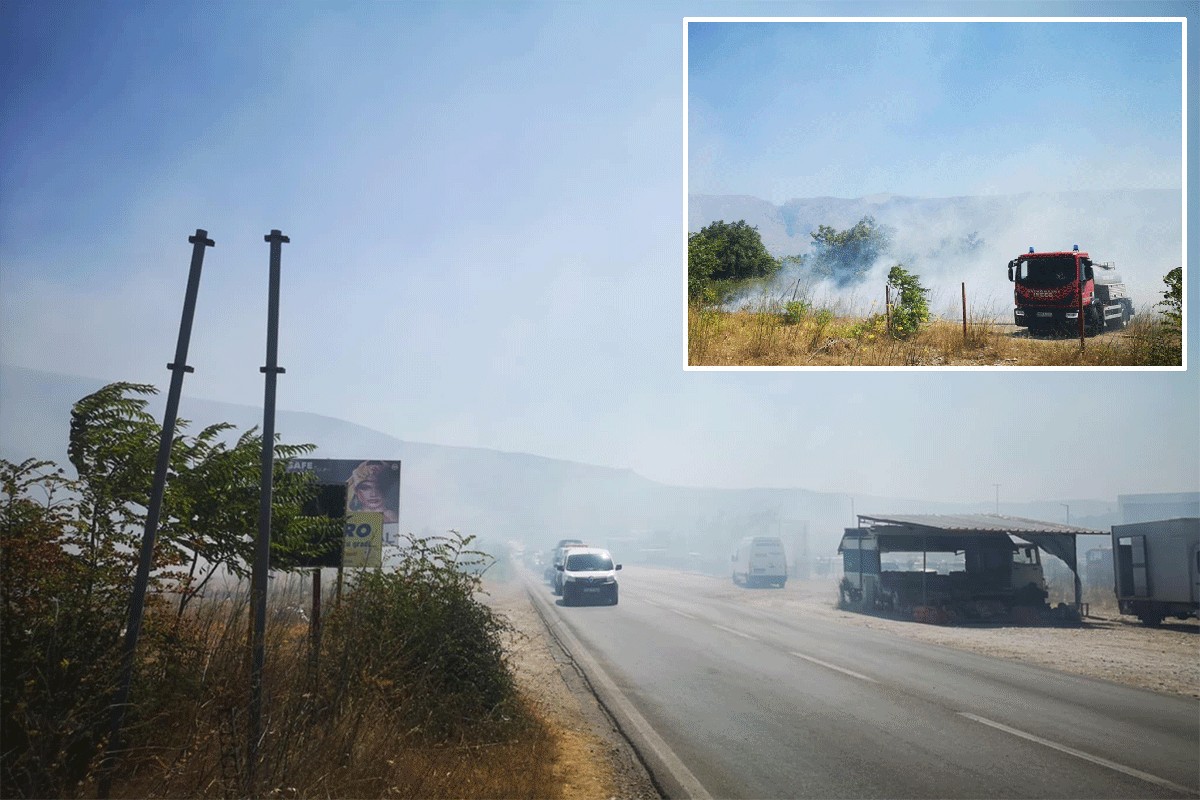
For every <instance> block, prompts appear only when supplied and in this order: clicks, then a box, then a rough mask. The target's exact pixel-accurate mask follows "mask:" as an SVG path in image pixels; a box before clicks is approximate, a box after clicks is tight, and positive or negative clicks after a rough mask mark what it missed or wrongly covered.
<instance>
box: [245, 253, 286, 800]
mask: <svg viewBox="0 0 1200 800" xmlns="http://www.w3.org/2000/svg"><path fill="white" fill-rule="evenodd" d="M263 241H265V242H269V243H270V245H271V265H270V266H271V274H270V279H269V283H268V287H267V365H266V366H265V367H260V368H259V372H262V373H264V374H265V375H266V391H265V394H264V397H263V428H262V488H261V490H260V494H259V506H258V539H257V540H256V542H255V547H254V568H253V570H252V572H251V588H250V591H251V604H252V606H253V609H254V612H253V613H254V629H253V634H252V636H251V638H252V643H251V650H252V659H251V667H250V722H249V729H250V741H249V747H248V749H247V750H248V753H247V759H246V784H247V786H246V789H247V795H248V796H254V794H255V791H254V787H255V772H256V770H257V767H258V746H259V744H260V740H261V738H262V734H261V728H262V674H263V660H264V656H263V654H264V650H265V643H266V627H267V576H268V574H269V571H270V565H271V490H272V485H271V484H272V473H273V471H274V467H275V383H276V379H277V378H278V377H279V374H280V373H282V372H284V369H283V367H280V366H279V262H280V256H281V255H282V251H283V245H284V244H285V243H287V242H290V241H291V240H290V239H288V237H286V236H284V235H283V233H281V232H280V231H277V230H272V231H271V232H270V233H269V234H267V235H266V236H264V237H263Z"/></svg>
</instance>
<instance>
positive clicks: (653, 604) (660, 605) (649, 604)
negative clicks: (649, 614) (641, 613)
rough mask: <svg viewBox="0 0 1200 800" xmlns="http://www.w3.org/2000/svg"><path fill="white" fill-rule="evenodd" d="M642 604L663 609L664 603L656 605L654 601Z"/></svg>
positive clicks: (646, 601) (644, 601) (645, 601)
mask: <svg viewBox="0 0 1200 800" xmlns="http://www.w3.org/2000/svg"><path fill="white" fill-rule="evenodd" d="M642 602H643V603H645V604H646V605H648V606H655V607H656V608H662V603H656V602H654V601H653V600H642Z"/></svg>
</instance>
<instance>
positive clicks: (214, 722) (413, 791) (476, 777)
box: [79, 582, 560, 798]
mask: <svg viewBox="0 0 1200 800" xmlns="http://www.w3.org/2000/svg"><path fill="white" fill-rule="evenodd" d="M305 592H306V587H305V586H304V585H303V584H302V583H298V582H297V583H294V584H293V586H292V589H291V590H290V591H288V592H277V593H275V594H274V595H273V597H272V608H273V609H274V610H273V612H272V615H271V621H270V624H269V625H268V642H267V654H266V670H265V674H264V687H265V688H264V702H263V707H264V721H263V729H264V730H263V740H262V745H261V755H262V760H261V763H260V764H259V766H258V768H257V780H258V782H257V788H256V789H254V790H253V791H251V792H247V790H246V785H245V777H246V768H245V767H246V765H245V749H246V735H247V733H246V705H247V698H248V692H249V689H248V685H249V684H248V674H247V672H248V670H247V628H248V621H247V614H246V601H245V596H244V594H237V595H230V596H227V597H225V598H223V599H221V600H213V601H203V602H198V603H197V604H196V608H195V610H194V611H192V612H190V613H189V615H188V619H187V622H186V625H185V632H184V634H183V635H184V636H185V637H186V638H187V640H188V641H189V642H191V643H192V644H193V645H194V647H193V648H192V649H191V650H190V652H185V653H184V654H183V655H182V657H181V659H180V662H179V663H176V664H174V665H173V666H174V667H175V668H177V669H179V670H180V671H182V672H184V673H186V675H187V676H189V678H190V681H184V680H183V679H182V678H180V679H172V680H170V681H159V682H158V683H159V685H163V684H164V683H165V684H167V685H171V686H179V685H181V684H182V683H184V682H187V683H189V686H190V688H191V691H190V692H178V693H176V694H174V695H172V696H171V697H158V698H154V699H153V701H150V702H143V704H142V708H141V709H139V710H140V713H139V714H138V715H137V717H136V719H135V720H134V721H133V724H131V725H130V727H129V738H130V747H129V749H128V750H127V751H126V752H125V754H124V755H123V757H122V759H121V766H120V769H119V772H118V774H117V775H116V776H115V779H114V782H113V788H112V796H113V797H130V798H132V797H144V798H175V797H244V796H256V797H285V798H288V797H295V798H305V797H395V798H534V797H557V796H560V791H559V789H558V786H559V782H558V781H557V779H556V776H555V775H554V773H553V765H554V764H555V762H556V761H557V752H558V743H557V741H556V740H555V736H554V732H553V728H552V726H550V725H548V724H546V722H544V721H543V719H542V716H541V712H540V710H539V709H538V708H537V707H536V704H535V703H533V702H531V701H530V700H529V699H528V698H526V697H524V696H520V695H518V696H516V697H515V698H514V700H513V702H512V703H510V704H508V705H506V706H505V707H504V708H503V709H502V711H501V713H499V714H497V715H495V716H494V717H493V718H491V719H486V720H481V721H467V722H464V723H463V724H462V725H461V726H460V728H459V730H458V732H457V733H456V734H455V735H454V736H453V737H451V738H448V739H447V738H445V737H430V736H428V735H426V734H425V733H424V732H423V731H422V730H420V729H418V728H414V727H413V726H412V722H411V715H410V714H408V713H406V711H405V708H404V707H403V706H404V705H405V702H404V699H403V697H404V694H403V692H402V691H401V692H397V691H396V688H397V687H394V686H392V685H390V683H389V682H388V681H387V680H386V679H385V678H382V677H380V676H379V675H377V674H371V673H364V672H362V671H360V670H358V669H356V667H355V665H354V664H353V663H328V662H332V661H337V659H334V658H331V657H330V656H328V655H326V654H323V655H322V659H323V661H322V666H321V669H320V670H319V672H318V671H314V670H313V669H312V666H311V663H312V662H311V658H310V656H311V650H310V638H309V626H308V623H307V622H305V621H304V620H303V618H302V616H301V614H300V609H302V608H303V607H304V606H305ZM330 600H331V598H329V599H327V601H326V602H327V603H329V602H330ZM164 667H165V668H170V667H166V665H164ZM318 675H319V676H320V677H319V679H318ZM339 683H340V684H341V685H340V686H338V685H337V684H339ZM346 687H349V689H350V691H340V689H345V688H346ZM143 694H144V693H143ZM334 698H336V701H335V700H334ZM79 788H80V795H81V796H88V795H94V793H95V791H96V789H95V784H94V782H93V781H92V780H89V781H87V782H85V784H84V785H82V786H80V787H79Z"/></svg>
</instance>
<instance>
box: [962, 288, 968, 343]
mask: <svg viewBox="0 0 1200 800" xmlns="http://www.w3.org/2000/svg"><path fill="white" fill-rule="evenodd" d="M962 300H963V303H962V306H963V342H964V343H965V342H966V341H967V282H966V281H963V284H962Z"/></svg>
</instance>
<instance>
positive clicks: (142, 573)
mask: <svg viewBox="0 0 1200 800" xmlns="http://www.w3.org/2000/svg"><path fill="white" fill-rule="evenodd" d="M188 241H189V242H191V244H192V264H191V267H190V268H189V270H188V282H187V290H186V292H185V293H184V296H183V316H182V318H181V319H180V321H179V339H178V340H177V342H176V344H175V360H174V361H172V362H171V363H170V364H167V369H169V370H170V371H171V387H170V389H169V390H168V391H167V408H166V411H164V412H163V425H162V435H161V436H160V437H159V440H158V460H157V461H156V462H155V464H154V485H153V487H152V488H151V490H150V504H149V506H148V507H147V509H146V527H145V530H144V531H143V532H142V548H141V551H140V552H139V553H138V568H137V574H136V576H135V577H134V581H133V596H132V597H131V598H130V600H129V622H128V624H127V625H126V628H125V646H124V649H123V651H122V654H121V676H120V681H119V683H118V684H117V693H116V695H115V696H114V697H113V704H112V728H111V731H110V733H109V737H108V747H107V750H106V752H105V756H104V768H103V772H102V774H101V776H100V785H99V786H98V787H97V788H98V793H99V795H100V797H102V798H104V797H108V793H109V790H110V789H111V788H112V766H113V764H112V760H113V757H114V755H115V754H116V753H117V752H118V751H119V750H120V749H121V748H120V738H121V725H122V723H123V722H124V719H125V708H126V706H127V704H128V703H129V687H130V684H131V683H132V682H133V657H134V653H135V651H136V650H137V641H138V636H139V634H140V633H141V630H142V614H143V612H144V611H145V609H146V589H147V587H148V586H149V584H150V569H151V568H152V567H153V565H154V539H155V537H156V536H157V535H158V520H159V517H160V516H161V514H162V500H163V493H164V492H165V491H166V486H167V468H168V467H169V466H170V463H171V445H172V444H173V443H174V441H175V420H176V418H177V417H178V416H179V395H180V394H182V393H183V376H184V375H185V374H186V373H188V372H194V371H195V370H194V369H192V368H191V367H189V366H188V365H187V354H188V345H189V344H190V343H191V339H192V318H193V316H194V315H195V311H196V295H197V294H198V293H199V291H200V270H201V268H202V267H203V265H204V248H206V247H215V246H216V242H214V241H213V240H212V239H209V238H208V231H206V230H204V229H202V228H197V229H196V233H195V235H194V236H189V237H188Z"/></svg>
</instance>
